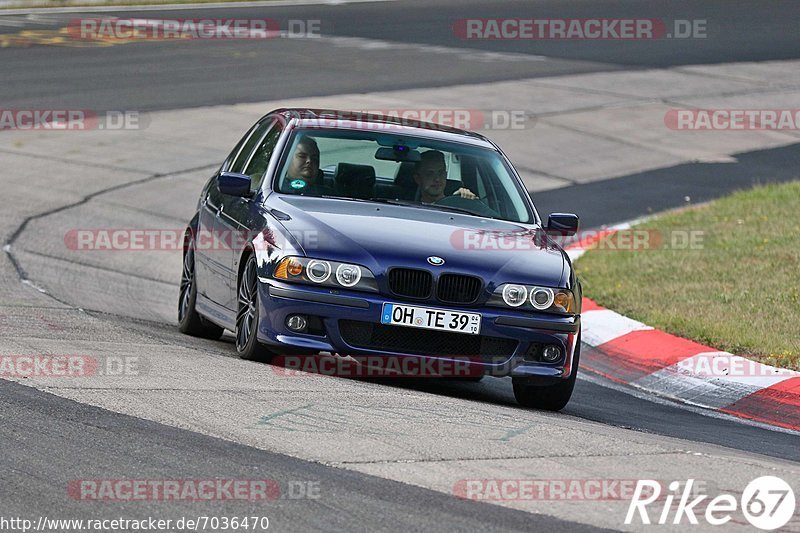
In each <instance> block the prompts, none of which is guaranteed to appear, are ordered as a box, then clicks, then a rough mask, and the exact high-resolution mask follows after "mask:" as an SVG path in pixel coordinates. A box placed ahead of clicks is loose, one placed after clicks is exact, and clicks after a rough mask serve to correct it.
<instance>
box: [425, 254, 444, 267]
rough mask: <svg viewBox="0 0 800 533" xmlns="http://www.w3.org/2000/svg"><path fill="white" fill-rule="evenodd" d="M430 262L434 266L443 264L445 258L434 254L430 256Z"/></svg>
mask: <svg viewBox="0 0 800 533" xmlns="http://www.w3.org/2000/svg"><path fill="white" fill-rule="evenodd" d="M428 263H430V264H432V265H433V266H442V265H443V264H444V259H442V258H441V257H439V256H436V255H432V256H430V257H429V258H428Z"/></svg>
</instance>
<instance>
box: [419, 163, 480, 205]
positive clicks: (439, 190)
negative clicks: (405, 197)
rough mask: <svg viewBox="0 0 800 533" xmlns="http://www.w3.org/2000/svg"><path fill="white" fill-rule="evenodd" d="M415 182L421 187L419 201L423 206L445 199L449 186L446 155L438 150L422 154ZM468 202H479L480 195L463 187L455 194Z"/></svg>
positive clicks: (454, 194)
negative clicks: (446, 189)
mask: <svg viewBox="0 0 800 533" xmlns="http://www.w3.org/2000/svg"><path fill="white" fill-rule="evenodd" d="M414 181H416V182H417V186H418V187H419V192H418V194H419V201H420V202H422V203H423V204H432V203H434V202H438V201H439V200H441V199H442V198H444V189H445V186H446V185H447V165H446V164H445V162H444V154H443V153H442V152H440V151H438V150H428V151H427V152H423V153H422V154H421V157H420V160H419V161H418V162H417V164H416V165H415V167H414ZM453 196H460V197H461V198H466V199H468V200H477V199H478V195H477V194H475V193H473V192H472V191H470V190H469V189H467V188H465V187H462V188H460V189H458V190H457V191H456V192H454V193H453Z"/></svg>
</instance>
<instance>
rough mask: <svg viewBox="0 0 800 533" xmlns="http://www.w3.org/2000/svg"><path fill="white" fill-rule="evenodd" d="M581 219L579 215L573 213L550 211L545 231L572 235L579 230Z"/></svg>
mask: <svg viewBox="0 0 800 533" xmlns="http://www.w3.org/2000/svg"><path fill="white" fill-rule="evenodd" d="M579 225H580V219H578V215H573V214H572V213H550V216H549V217H547V226H545V228H544V229H545V231H547V233H548V234H550V235H561V236H563V237H571V236H572V235H575V234H576V233H577V232H578V226H579Z"/></svg>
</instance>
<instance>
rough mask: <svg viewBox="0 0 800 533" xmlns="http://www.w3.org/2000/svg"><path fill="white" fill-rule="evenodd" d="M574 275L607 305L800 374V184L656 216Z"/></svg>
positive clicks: (603, 246)
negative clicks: (798, 371)
mask: <svg viewBox="0 0 800 533" xmlns="http://www.w3.org/2000/svg"><path fill="white" fill-rule="evenodd" d="M612 248H613V249H612ZM619 248H627V249H625V250H621V249H619ZM576 269H577V271H578V275H579V276H580V278H581V281H582V283H583V291H584V295H586V296H588V297H589V298H591V299H593V300H595V301H596V302H597V303H599V304H600V305H603V306H605V307H608V308H610V309H613V310H615V311H617V312H619V313H622V314H623V315H626V316H628V317H631V318H634V319H636V320H640V321H642V322H644V323H646V324H648V325H650V326H653V327H655V328H658V329H662V330H664V331H667V332H669V333H672V334H674V335H678V336H680V337H685V338H688V339H692V340H695V341H697V342H701V343H704V344H708V345H710V346H713V347H714V348H716V349H719V350H723V351H727V352H731V353H734V354H736V355H741V356H744V357H749V358H751V359H756V360H758V361H761V362H764V363H767V364H771V365H775V366H780V367H784V368H791V369H794V370H800V294H799V293H798V291H800V182H790V183H786V184H778V185H767V186H759V187H756V188H754V189H751V190H747V191H740V192H737V193H734V194H732V195H730V196H727V197H725V198H721V199H719V200H717V201H714V202H711V203H709V204H705V205H702V206H696V207H692V208H688V209H683V210H680V211H676V212H671V213H667V214H664V215H661V216H658V217H656V218H654V219H651V220H649V221H647V222H645V223H642V224H639V225H637V226H636V227H635V228H634V229H633V230H631V232H629V234H628V235H625V234H624V233H623V235H621V236H618V237H616V238H615V237H613V236H612V237H610V238H607V239H605V240H604V241H602V242H601V243H599V244H598V246H597V248H596V249H594V250H590V251H588V252H587V253H585V254H584V255H583V257H581V258H580V259H578V261H577V262H576Z"/></svg>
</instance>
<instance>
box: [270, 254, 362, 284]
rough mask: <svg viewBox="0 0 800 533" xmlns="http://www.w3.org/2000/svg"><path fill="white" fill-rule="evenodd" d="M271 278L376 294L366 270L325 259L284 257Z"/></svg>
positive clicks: (358, 266)
mask: <svg viewBox="0 0 800 533" xmlns="http://www.w3.org/2000/svg"><path fill="white" fill-rule="evenodd" d="M334 272H335V274H334V275H331V274H333V273H334ZM273 276H274V277H275V278H276V279H280V280H284V281H290V282H297V283H305V284H309V285H318V286H322V287H332V288H342V287H344V288H347V289H354V290H361V291H371V292H378V283H377V282H376V281H375V276H374V275H373V274H372V272H370V270H369V269H368V268H366V267H363V266H360V265H352V264H350V263H340V262H338V261H327V260H325V259H312V258H308V257H284V258H283V259H282V260H281V261H280V263H278V265H277V266H276V267H275V271H274V272H273Z"/></svg>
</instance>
